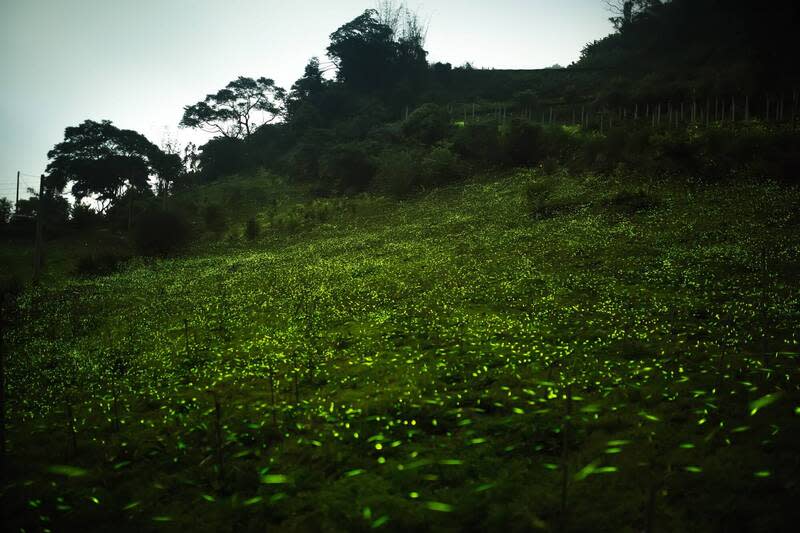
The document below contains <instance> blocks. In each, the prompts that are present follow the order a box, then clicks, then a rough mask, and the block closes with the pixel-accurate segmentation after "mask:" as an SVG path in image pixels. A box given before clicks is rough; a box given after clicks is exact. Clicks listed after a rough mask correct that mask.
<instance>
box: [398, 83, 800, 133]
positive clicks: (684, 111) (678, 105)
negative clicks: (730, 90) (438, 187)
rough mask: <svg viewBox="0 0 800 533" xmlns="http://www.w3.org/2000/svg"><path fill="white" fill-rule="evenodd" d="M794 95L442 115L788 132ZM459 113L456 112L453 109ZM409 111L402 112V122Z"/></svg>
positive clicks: (473, 109)
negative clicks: (767, 126) (746, 125)
mask: <svg viewBox="0 0 800 533" xmlns="http://www.w3.org/2000/svg"><path fill="white" fill-rule="evenodd" d="M798 104H800V102H799V101H798V91H794V92H793V93H792V98H791V102H790V105H789V106H788V108H787V100H786V98H784V97H783V96H781V97H779V98H774V97H772V96H765V97H764V99H763V100H761V101H760V102H759V103H757V104H756V103H755V102H753V101H751V98H750V96H744V97H738V98H737V97H736V96H731V97H730V98H728V97H725V98H714V99H711V98H706V99H704V100H702V99H701V100H697V99H695V100H692V101H691V102H686V101H681V102H669V101H668V102H658V103H656V104H651V103H634V104H630V105H628V106H619V107H616V108H609V107H603V108H600V109H597V108H596V107H595V106H591V105H590V106H587V105H581V106H580V107H578V106H576V105H573V106H563V105H562V106H549V107H545V108H541V107H539V108H533V107H527V108H524V109H519V108H512V109H510V108H509V107H508V106H505V105H500V104H494V105H491V106H490V107H489V109H488V110H487V106H486V105H479V104H477V103H471V104H450V105H449V106H448V111H449V113H450V118H451V119H452V120H454V121H455V120H463V122H464V124H469V123H477V122H486V121H494V122H498V123H500V124H505V123H507V122H508V121H510V120H511V119H514V118H522V119H525V120H528V121H532V122H539V123H541V124H558V125H575V126H577V125H580V126H582V127H583V128H586V129H598V130H599V131H600V132H601V133H602V132H603V131H605V130H607V129H611V128H613V127H614V126H615V125H620V124H627V123H630V122H631V121H633V122H636V123H642V122H645V123H647V122H649V123H650V125H651V126H652V127H653V128H661V127H667V128H679V127H681V126H683V125H705V126H710V125H711V124H719V125H725V124H726V123H736V122H750V121H751V120H760V121H763V122H769V123H789V124H792V125H793V127H796V126H797V122H798V118H800V117H798ZM459 108H460V109H459ZM408 115H409V108H408V107H406V109H405V118H408Z"/></svg>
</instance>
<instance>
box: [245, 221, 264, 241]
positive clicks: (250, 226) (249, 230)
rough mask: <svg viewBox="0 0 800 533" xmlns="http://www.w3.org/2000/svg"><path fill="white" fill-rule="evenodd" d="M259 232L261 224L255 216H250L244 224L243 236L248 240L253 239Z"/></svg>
mask: <svg viewBox="0 0 800 533" xmlns="http://www.w3.org/2000/svg"><path fill="white" fill-rule="evenodd" d="M259 234H261V226H259V225H258V220H256V219H255V218H250V219H248V220H247V223H246V224H245V225H244V236H245V237H246V238H247V240H249V241H254V240H256V239H257V238H258V236H259Z"/></svg>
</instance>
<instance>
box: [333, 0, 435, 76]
mask: <svg viewBox="0 0 800 533" xmlns="http://www.w3.org/2000/svg"><path fill="white" fill-rule="evenodd" d="M424 41H425V28H424V27H423V25H422V24H421V23H420V22H419V20H418V18H417V16H416V15H415V14H413V13H412V12H410V11H409V10H408V9H406V8H405V7H402V6H401V7H399V8H394V7H392V5H391V4H386V5H384V6H382V9H381V10H380V11H379V10H376V9H368V10H366V11H364V12H363V13H362V14H361V15H359V16H358V17H356V18H354V19H353V20H351V21H350V22H348V23H347V24H344V25H343V26H341V27H340V28H339V29H337V30H336V31H335V32H333V33H332V34H331V36H330V45H329V46H328V56H329V57H330V58H331V61H333V63H334V64H335V65H336V67H337V69H338V72H337V78H338V80H339V81H341V82H344V83H346V84H348V85H350V86H351V87H354V88H357V89H362V90H376V89H377V90H381V89H386V88H387V87H388V86H390V85H392V84H395V83H397V82H399V81H401V80H403V79H408V78H413V77H414V74H415V72H419V71H425V70H426V69H427V66H428V64H427V61H426V57H427V52H426V51H425V49H424V48H423V46H424Z"/></svg>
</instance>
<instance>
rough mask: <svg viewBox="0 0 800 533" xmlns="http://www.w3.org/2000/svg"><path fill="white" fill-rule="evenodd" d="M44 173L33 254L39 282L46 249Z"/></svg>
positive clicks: (41, 180)
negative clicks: (44, 241) (44, 240)
mask: <svg viewBox="0 0 800 533" xmlns="http://www.w3.org/2000/svg"><path fill="white" fill-rule="evenodd" d="M43 192H44V174H42V175H41V176H40V177H39V206H38V208H37V209H36V244H35V249H34V254H33V282H34V283H38V282H39V276H40V275H41V273H42V253H43V249H44V243H43V239H44V227H43V226H44V216H43V214H42V211H44V193H43Z"/></svg>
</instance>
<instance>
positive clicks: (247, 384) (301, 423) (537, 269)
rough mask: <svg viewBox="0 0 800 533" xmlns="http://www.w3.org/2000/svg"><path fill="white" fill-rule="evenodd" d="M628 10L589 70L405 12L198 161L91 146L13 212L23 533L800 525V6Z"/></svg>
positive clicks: (8, 368) (387, 10) (334, 46)
mask: <svg viewBox="0 0 800 533" xmlns="http://www.w3.org/2000/svg"><path fill="white" fill-rule="evenodd" d="M608 3H609V4H610V5H611V7H612V8H614V9H616V10H617V11H618V12H614V13H613V14H614V15H615V16H614V17H613V19H612V21H613V22H614V25H615V28H616V32H615V33H613V34H612V35H610V36H608V37H607V38H605V39H603V40H601V41H598V42H596V43H592V44H590V45H588V46H587V47H586V48H585V49H584V52H583V54H582V57H581V59H580V61H579V62H578V64H577V65H573V66H571V67H569V68H561V67H556V66H554V67H553V68H551V69H548V70H547V71H539V72H514V71H498V72H494V71H477V70H475V69H473V68H472V67H471V66H470V65H469V64H467V65H465V66H464V67H458V68H455V69H454V68H452V66H451V65H449V64H442V63H437V64H434V65H429V64H428V63H427V59H426V57H427V51H426V50H425V49H424V44H425V43H424V41H425V35H426V28H425V27H424V25H422V24H421V23H420V20H419V18H418V17H417V16H416V15H415V14H414V13H412V12H410V11H409V10H408V9H406V8H405V7H404V6H397V5H396V4H394V3H393V2H391V1H389V2H381V3H380V5H379V8H378V9H376V10H367V11H365V12H364V13H363V14H361V15H360V16H358V17H356V18H354V19H353V20H351V21H350V22H347V23H346V24H344V25H342V26H340V27H339V28H338V29H337V30H336V31H335V32H333V33H332V34H331V36H330V45H329V46H328V49H327V51H328V57H329V58H330V59H331V62H330V63H329V64H327V65H323V64H321V63H320V61H319V59H317V58H312V59H311V60H310V61H309V62H308V64H307V65H306V67H305V71H304V73H303V76H302V77H301V78H300V79H298V80H297V81H296V82H295V83H294V84H293V85H292V87H291V89H290V90H289V91H284V89H282V88H280V87H277V86H276V85H275V84H274V82H273V81H272V80H271V79H269V78H266V77H260V78H257V79H252V78H245V77H238V78H237V79H235V80H234V81H231V82H230V83H229V84H228V85H227V86H226V87H224V88H222V89H221V90H219V91H217V92H216V93H213V94H210V95H208V96H206V98H205V99H204V100H201V101H199V102H197V103H195V104H193V105H188V106H186V107H185V108H184V115H183V118H182V121H181V126H183V127H192V128H202V129H211V130H215V131H216V132H218V133H219V136H218V137H216V138H214V139H212V140H210V141H209V142H208V143H206V144H205V145H203V146H202V147H200V149H199V152H198V151H197V150H196V148H195V147H194V146H193V145H190V146H187V147H186V148H185V149H184V150H182V151H180V150H178V148H177V147H176V146H172V145H171V144H170V143H166V146H163V147H160V148H159V147H156V146H155V145H153V144H152V143H151V142H150V141H148V140H147V139H145V138H144V137H143V136H141V135H140V134H138V133H136V132H133V131H129V130H120V129H118V128H116V127H115V126H113V125H112V124H111V123H110V122H109V121H101V122H95V121H91V120H87V121H85V122H83V123H81V124H80V125H78V126H75V127H70V128H67V130H66V131H65V136H64V141H63V142H61V143H59V144H57V145H56V146H55V147H54V149H53V150H52V151H51V152H50V153H49V157H50V158H51V163H50V165H49V167H48V173H49V174H48V175H47V176H44V177H43V182H44V187H43V190H42V191H41V197H40V195H38V194H34V195H33V197H32V198H31V199H29V200H23V201H20V202H19V203H18V204H17V205H16V206H15V210H14V211H15V212H14V214H13V215H12V213H11V205H10V203H9V202H7V201H6V202H0V236H2V238H3V240H4V245H3V247H2V248H0V260H2V264H3V270H2V273H0V295H2V298H0V310H2V315H0V319H3V321H2V323H1V324H0V325H1V326H2V327H3V330H2V334H0V343H2V344H0V349H2V351H0V353H2V354H3V358H2V361H1V362H2V365H0V367H1V368H2V374H3V375H4V377H5V382H6V387H5V388H2V391H4V392H5V391H7V395H5V396H3V397H2V402H0V403H2V409H3V412H4V413H7V417H2V418H3V426H2V431H3V438H2V439H1V440H2V442H3V443H5V444H7V446H8V449H7V453H3V459H4V464H3V475H4V477H3V487H2V490H0V504H2V509H3V512H4V513H3V514H4V516H3V519H4V522H3V525H4V527H5V528H6V529H8V530H10V531H11V530H14V531H17V530H19V531H34V530H43V531H61V530H78V529H81V530H101V531H105V530H111V529H115V530H125V531H128V530H130V531H147V530H153V529H169V530H190V529H192V530H202V531H220V530H232V531H251V530H253V531H255V530H258V531H261V530H264V529H272V528H275V529H279V530H281V531H334V530H337V531H338V530H342V531H363V530H371V529H385V530H394V531H439V530H444V531H461V530H476V531H494V530H501V529H511V530H514V531H531V530H550V531H609V532H618V531H631V532H633V531H647V532H653V531H764V532H773V531H788V530H791V529H792V528H793V527H796V524H797V521H798V519H800V516H798V514H799V513H798V510H797V509H796V507H797V506H796V504H795V502H796V501H798V499H800V486H799V485H798V484H797V481H796V480H797V479H798V476H800V462H798V456H797V443H798V442H800V418H799V417H800V380H798V374H797V369H798V357H800V348H799V347H798V344H799V343H800V338H798V335H799V334H800V331H799V330H798V327H797V324H798V322H799V319H800V303H799V302H800V284H799V283H798V274H800V269H798V264H799V263H798V260H800V257H799V255H800V216H798V214H797V205H798V201H799V200H800V190H799V189H798V181H797V180H798V176H799V175H800V174H799V173H800V133H798V131H797V127H796V123H797V103H798V100H797V94H796V92H795V94H794V95H793V99H791V100H790V99H785V98H784V95H783V94H780V96H778V93H779V92H780V91H782V90H783V89H785V88H788V87H791V86H793V85H792V84H793V83H795V82H796V81H797V79H798V78H797V75H796V69H794V70H791V69H788V71H786V72H781V68H782V67H781V65H784V64H787V63H788V62H787V61H785V55H786V54H787V53H789V52H791V50H792V48H790V47H789V46H788V43H784V44H786V46H784V47H778V49H777V51H776V49H775V47H774V46H771V45H770V46H769V47H767V46H762V45H763V43H766V42H767V41H766V40H763V42H762V41H761V40H762V39H764V36H765V33H764V32H765V31H766V30H765V28H766V27H767V26H769V24H767V22H769V21H773V22H774V25H775V26H776V27H777V28H783V27H784V26H785V24H786V21H787V20H790V19H791V17H789V16H788V15H789V14H790V13H793V12H795V11H796V6H795V7H787V6H788V5H789V4H786V5H784V3H781V2H775V3H771V7H772V11H771V12H772V14H773V15H781V16H780V17H779V19H780V20H777V21H776V19H775V17H774V16H773V17H767V16H764V15H763V13H762V11H759V10H761V9H762V6H761V4H760V3H757V2H755V1H748V2H741V3H736V6H734V7H732V8H731V13H733V14H734V15H731V17H732V18H731V17H728V16H727V15H726V16H725V17H723V18H722V19H721V20H724V21H727V22H728V23H732V22H731V21H732V20H734V21H736V24H734V25H733V30H735V31H733V30H731V28H730V27H722V26H721V27H720V29H719V30H718V29H714V31H711V32H709V34H708V35H705V34H703V28H704V27H706V26H704V25H707V24H710V23H716V22H717V18H718V15H720V13H723V12H726V9H727V6H728V2H718V1H716V0H691V1H690V0H672V1H671V2H662V1H658V0H620V1H616V0H613V1H610V2H608ZM757 13H761V15H760V16H756V14H757ZM773 22H770V24H772V23H773ZM784 29H785V28H784ZM784 34H786V35H788V33H786V32H785V31H784V33H782V34H781V35H784ZM782 38H783V37H782ZM756 40H758V42H759V43H761V44H759V46H755V45H754V44H753V43H754V42H755V41H756ZM676 43H677V44H676ZM678 44H680V45H681V46H678ZM683 44H687V46H686V47H683ZM751 45H752V46H751ZM749 49H750V50H751V51H752V54H749V55H748V54H745V53H744V51H746V50H749ZM670 50H674V51H679V53H678V54H677V55H676V54H675V53H673V52H671V51H670ZM773 52H774V53H773ZM685 54H686V55H687V56H688V60H686V61H684V59H683V58H684V55H685ZM684 62H685V63H686V64H685V65H683V64H684ZM682 65H683V66H682ZM731 65H732V67H731ZM333 67H335V69H336V78H335V79H328V78H326V77H325V76H324V75H323V74H324V72H325V71H326V70H328V69H330V68H333ZM729 67H730V68H729ZM721 69H722V70H725V73H724V74H725V75H724V76H723V75H722V74H721ZM676 71H677V73H678V74H680V75H676ZM665 80H671V81H670V82H669V83H666V81H665ZM734 82H736V83H739V82H742V83H743V84H744V89H743V90H744V94H745V95H747V94H753V95H755V94H756V93H758V94H760V95H766V99H765V101H764V108H759V107H758V106H759V105H761V104H755V103H753V104H752V105H751V103H750V100H749V97H748V96H745V101H744V103H743V102H742V101H741V100H739V101H737V100H736V98H737V96H738V95H735V94H734V93H733V92H731V91H732V90H733V88H732V87H734V86H735V85H736V83H734ZM723 95H728V96H725V97H724V99H722V100H720V98H721V97H722V96H723ZM731 95H733V96H731ZM712 96H713V97H715V98H716V99H715V102H714V108H713V113H712V107H711V98H712ZM698 98H700V99H704V100H705V106H702V105H700V106H699V107H698V105H697V99H698ZM667 100H668V101H669V102H667ZM458 102H462V103H458ZM463 102H468V103H463ZM720 102H721V105H720ZM737 102H738V103H737ZM788 102H791V104H792V105H791V109H787V108H786V103H788ZM687 103H688V104H691V108H689V107H686V108H685V107H684V104H687ZM629 104H632V105H633V108H632V109H630V107H631V106H630V105H629ZM662 104H663V105H662ZM673 104H674V105H673ZM662 110H663V115H664V117H663V119H662ZM751 110H752V112H753V114H752V115H750V111H751ZM578 111H580V113H579V112H578ZM726 111H727V113H728V115H727V118H726ZM567 112H570V113H571V114H572V115H573V116H572V120H563V117H564V116H565V113H567ZM629 112H630V113H629ZM737 112H738V113H739V114H740V115H739V118H738V119H734V115H735V113H737ZM559 114H561V115H560V119H559ZM540 118H541V120H539V119H540ZM565 124H566V125H565ZM179 152H182V153H179ZM67 187H70V189H69V190H71V193H72V195H73V197H75V198H76V199H78V200H80V199H82V198H86V197H91V198H93V200H94V202H95V204H94V207H89V206H87V205H82V204H80V203H77V204H75V205H73V206H70V204H69V203H68V202H67V200H66V198H65V197H64V191H66V190H67ZM37 218H39V219H40V221H41V222H42V223H43V226H44V231H43V232H41V233H42V234H43V235H44V239H45V241H46V245H45V247H44V249H45V252H44V265H45V267H46V268H45V270H44V272H43V275H42V277H41V278H40V279H39V280H38V283H32V284H28V285H27V286H25V284H26V282H27V281H28V277H29V275H30V268H29V266H30V265H32V264H33V248H32V246H31V243H30V238H31V236H33V235H34V233H37V230H36V219H37ZM39 229H41V226H39ZM6 421H7V422H8V423H7V424H6Z"/></svg>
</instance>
